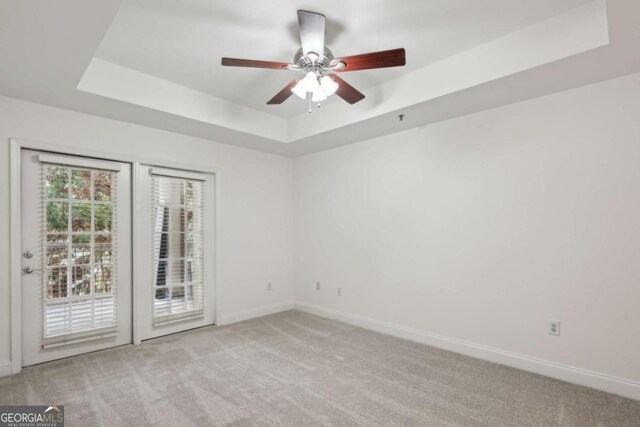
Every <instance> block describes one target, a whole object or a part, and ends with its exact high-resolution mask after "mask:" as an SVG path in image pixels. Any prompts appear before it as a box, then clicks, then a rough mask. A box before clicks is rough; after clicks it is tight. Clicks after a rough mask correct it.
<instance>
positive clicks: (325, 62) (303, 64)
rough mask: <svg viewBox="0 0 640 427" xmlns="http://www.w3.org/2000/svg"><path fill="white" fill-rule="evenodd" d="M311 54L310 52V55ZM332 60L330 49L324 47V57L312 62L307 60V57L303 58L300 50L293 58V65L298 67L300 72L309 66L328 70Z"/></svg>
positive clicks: (309, 59)
mask: <svg viewBox="0 0 640 427" xmlns="http://www.w3.org/2000/svg"><path fill="white" fill-rule="evenodd" d="M312 53H313V52H310V54H312ZM332 60H333V52H331V49H329V48H328V47H326V46H325V48H324V57H323V58H322V59H321V60H319V61H318V60H313V59H312V58H309V55H307V56H305V55H304V53H303V52H302V48H300V49H298V51H297V52H296V54H295V55H294V56H293V63H294V64H296V65H298V67H300V69H301V70H305V69H307V68H308V67H311V66H314V65H315V66H319V67H322V68H329V67H330V65H329V63H330V62H331V61H332Z"/></svg>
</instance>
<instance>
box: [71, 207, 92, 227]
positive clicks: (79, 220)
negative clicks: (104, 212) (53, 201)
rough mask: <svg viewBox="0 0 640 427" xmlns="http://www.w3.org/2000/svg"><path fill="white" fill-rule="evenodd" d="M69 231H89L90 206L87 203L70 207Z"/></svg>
mask: <svg viewBox="0 0 640 427" xmlns="http://www.w3.org/2000/svg"><path fill="white" fill-rule="evenodd" d="M71 230H72V231H74V232H78V231H91V205H90V204H89V203H74V204H72V205H71Z"/></svg>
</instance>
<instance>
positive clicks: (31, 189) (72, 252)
mask: <svg viewBox="0 0 640 427" xmlns="http://www.w3.org/2000/svg"><path fill="white" fill-rule="evenodd" d="M21 185H22V187H21V192H22V201H21V203H22V206H21V211H22V267H23V273H22V342H23V344H22V345H23V351H22V355H23V356H22V357H23V360H22V364H23V366H29V365H33V364H36V363H41V362H46V361H49V360H54V359H59V358H63V357H68V356H73V355H77V354H80V353H86V352H90V351H95V350H101V349H105V348H108V347H113V346H118V345H123V344H128V343H131V341H132V332H131V317H132V307H131V304H132V299H131V294H132V288H131V286H132V285H131V232H132V231H131V167H130V165H129V164H126V163H117V162H110V161H102V160H94V159H86V158H81V157H73V156H62V155H53V154H48V153H44V152H38V151H31V150H22V163H21Z"/></svg>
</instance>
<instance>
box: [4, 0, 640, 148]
mask: <svg viewBox="0 0 640 427" xmlns="http://www.w3.org/2000/svg"><path fill="white" fill-rule="evenodd" d="M299 8H301V9H307V10H313V11H318V12H322V13H324V14H326V15H327V18H328V21H329V22H328V28H327V32H328V37H327V40H328V42H327V43H328V44H329V46H330V47H331V48H332V49H333V50H334V52H335V53H336V54H337V55H350V54H357V53H361V52H368V51H374V50H380V49H387V48H396V47H405V48H406V49H407V63H408V65H407V67H404V68H399V69H388V70H371V71H361V72H355V73H348V74H346V73H345V74H343V77H344V78H345V79H347V80H348V81H349V82H351V83H353V84H354V85H355V86H356V87H358V88H359V89H361V90H362V92H363V93H364V94H365V95H366V96H367V98H366V99H365V100H363V101H362V102H360V103H358V104H356V105H353V106H351V105H348V104H346V103H344V102H342V101H341V100H339V99H334V100H333V102H331V103H329V105H326V106H323V108H322V109H321V110H318V111H317V112H314V114H311V115H309V114H306V113H304V111H305V106H304V105H300V103H296V101H297V100H296V99H295V98H294V97H292V98H290V100H289V101H287V103H286V104H285V105H283V106H280V107H274V108H275V110H274V109H272V107H267V106H266V105H264V103H265V102H266V100H267V99H269V98H270V97H271V96H272V95H273V94H274V93H275V92H277V91H278V90H279V89H280V88H281V87H282V86H283V85H284V84H285V83H286V82H288V81H289V80H290V78H291V76H288V75H287V74H288V73H287V72H284V71H283V72H280V71H272V70H259V69H241V68H236V69H232V68H224V69H223V68H222V67H220V66H219V65H218V64H219V61H220V57H221V56H233V57H245V58H250V59H251V58H254V59H266V60H288V59H289V58H290V56H291V55H292V53H293V52H294V51H295V50H296V49H297V47H298V41H297V34H296V33H297V29H296V25H295V11H296V10H297V9H299ZM638 16H640V1H638V0H606V2H605V0H591V1H588V2H586V3H585V1H584V0H402V1H398V0H396V1H393V2H392V1H382V0H369V1H366V2H365V1H364V0H362V1H356V0H348V1H345V0H342V1H335V0H325V1H322V2H309V1H307V2H293V1H290V0H271V1H269V2H257V1H254V2H245V1H236V2H231V1H228V0H225V1H222V0H209V1H203V0H189V1H186V0H153V1H152V0H147V1H140V0H131V1H129V0H127V1H123V0H100V1H87V0H56V1H42V0H20V1H17V0H0V95H4V96H9V97H13V98H18V99H23V100H27V101H32V102H37V103H41V104H46V105H52V106H55V107H60V108H66V109H70V110H74V111H79V112H84V113H88V114H93V115H97V116H102V117H107V118H112V119H116V120H122V121H127V122H131V123H137V124H141V125H145V126H150V127H154V128H158V129H165V130H169V131H173V132H178V133H182V134H186V135H192V136H196V137H200V138H204V139H208V140H212V141H218V142H224V143H228V144H233V145H238V146H243V147H248V148H252V149H257V150H261V151H266V152H272V153H277V154H283V155H288V156H296V155H302V154H306V153H311V152H315V151H320V150H324V149H328V148H331V147H335V146H338V145H343V144H348V143H351V142H356V141H361V140H364V139H368V138H373V137H376V136H379V135H385V134H389V133H392V132H397V131H401V130H405V129H407V128H410V127H415V126H421V125H425V124H428V123H433V122H435V121H439V120H445V119H448V118H451V117H456V116H460V115H463V114H469V113H473V112H475V111H481V110H483V109H487V108H493V107H497V106H500V105H505V104H508V103H512V102H517V101H520V100H524V99H529V98H532V97H536V96H542V95H545V94H548V93H553V92H557V91H560V90H566V89H570V88H573V87H578V86H582V85H586V84H590V83H595V82H598V81H602V80H606V79H611V78H615V77H618V76H622V75H625V74H630V73H636V72H640V43H638V40H640V26H638V18H637V17H638ZM497 37H499V38H497ZM452 55H453V56H452ZM436 61H437V62H436ZM117 64H119V65H117ZM334 98H335V97H334ZM399 113H403V114H405V115H406V118H405V120H404V121H403V122H398V120H397V115H398V114H399Z"/></svg>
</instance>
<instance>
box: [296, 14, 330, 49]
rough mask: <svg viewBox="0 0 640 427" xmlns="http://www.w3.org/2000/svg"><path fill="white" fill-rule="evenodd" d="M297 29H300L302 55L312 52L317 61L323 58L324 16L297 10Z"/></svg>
mask: <svg viewBox="0 0 640 427" xmlns="http://www.w3.org/2000/svg"><path fill="white" fill-rule="evenodd" d="M298 27H299V28H300V42H301V43H302V52H303V53H304V55H305V56H306V55H308V54H309V53H310V52H313V53H315V54H317V55H318V57H319V59H322V58H324V27H325V19H324V15H321V14H319V13H313V12H307V11H306V10H299V11H298Z"/></svg>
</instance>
